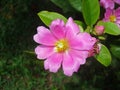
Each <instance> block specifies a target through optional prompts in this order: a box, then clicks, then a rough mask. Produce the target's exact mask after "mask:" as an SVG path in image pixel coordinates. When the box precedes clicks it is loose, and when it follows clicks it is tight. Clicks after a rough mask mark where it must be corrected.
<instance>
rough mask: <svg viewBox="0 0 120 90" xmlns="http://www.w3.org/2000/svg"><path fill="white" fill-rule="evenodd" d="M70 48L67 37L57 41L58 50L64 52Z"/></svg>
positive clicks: (56, 47)
mask: <svg viewBox="0 0 120 90" xmlns="http://www.w3.org/2000/svg"><path fill="white" fill-rule="evenodd" d="M68 48H69V45H68V41H67V40H66V39H61V40H59V41H57V42H56V43H55V51H56V52H59V53H60V52H64V51H66V50H67V49H68Z"/></svg>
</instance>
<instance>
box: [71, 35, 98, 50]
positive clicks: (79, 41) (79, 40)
mask: <svg viewBox="0 0 120 90" xmlns="http://www.w3.org/2000/svg"><path fill="white" fill-rule="evenodd" d="M95 43H96V39H95V38H93V37H91V36H90V34H88V33H79V34H78V35H77V36H76V37H75V38H73V40H69V44H70V48H72V49H76V50H82V51H86V50H87V51H88V50H90V49H91V48H92V47H93V45H94V44H95Z"/></svg>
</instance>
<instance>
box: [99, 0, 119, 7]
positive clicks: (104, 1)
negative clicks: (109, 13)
mask: <svg viewBox="0 0 120 90" xmlns="http://www.w3.org/2000/svg"><path fill="white" fill-rule="evenodd" d="M115 3H117V4H119V5H120V0H100V4H101V6H103V7H104V8H106V9H107V8H109V9H113V8H114V7H115Z"/></svg>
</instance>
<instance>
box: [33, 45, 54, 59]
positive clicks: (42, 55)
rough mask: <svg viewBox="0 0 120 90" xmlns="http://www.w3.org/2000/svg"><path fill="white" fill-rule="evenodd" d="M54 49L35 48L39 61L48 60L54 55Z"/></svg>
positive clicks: (41, 46) (40, 46) (45, 47)
mask: <svg viewBox="0 0 120 90" xmlns="http://www.w3.org/2000/svg"><path fill="white" fill-rule="evenodd" d="M53 48H54V47H48V46H43V45H39V46H37V47H36V48H35V53H36V54H37V58H38V59H46V58H48V57H49V56H50V55H52V54H53V53H54V49H53Z"/></svg>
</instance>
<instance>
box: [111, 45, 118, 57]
mask: <svg viewBox="0 0 120 90" xmlns="http://www.w3.org/2000/svg"><path fill="white" fill-rule="evenodd" d="M110 51H111V52H112V54H113V55H114V56H115V57H116V58H119V59H120V46H118V45H111V48H110Z"/></svg>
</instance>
